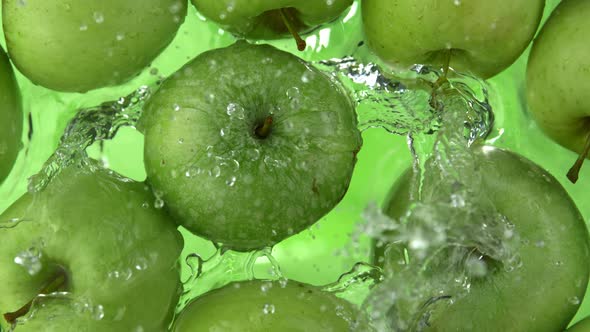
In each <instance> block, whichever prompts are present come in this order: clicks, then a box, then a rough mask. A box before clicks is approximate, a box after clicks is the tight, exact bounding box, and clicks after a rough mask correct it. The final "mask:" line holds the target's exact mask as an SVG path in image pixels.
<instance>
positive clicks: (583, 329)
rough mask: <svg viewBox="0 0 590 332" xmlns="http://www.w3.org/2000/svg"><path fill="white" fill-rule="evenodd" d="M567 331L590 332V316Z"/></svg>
mask: <svg viewBox="0 0 590 332" xmlns="http://www.w3.org/2000/svg"><path fill="white" fill-rule="evenodd" d="M566 332H590V318H588V317H586V318H584V319H582V320H581V321H579V322H577V323H576V324H574V325H572V326H571V327H570V328H569V329H567V330H566Z"/></svg>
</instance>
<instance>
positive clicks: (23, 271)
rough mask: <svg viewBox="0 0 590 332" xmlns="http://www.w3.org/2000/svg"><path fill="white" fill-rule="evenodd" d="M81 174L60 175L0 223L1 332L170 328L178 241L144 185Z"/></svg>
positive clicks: (101, 172) (93, 170)
mask: <svg viewBox="0 0 590 332" xmlns="http://www.w3.org/2000/svg"><path fill="white" fill-rule="evenodd" d="M89 165H90V166H79V167H78V166H71V167H69V168H67V169H64V170H63V171H62V172H61V174H59V175H58V176H57V177H55V178H54V179H53V180H52V181H51V182H50V183H49V184H48V186H47V187H46V188H45V189H44V190H43V191H40V192H37V193H33V194H31V193H27V194H25V195H24V196H23V197H21V198H20V199H19V200H18V201H16V202H15V203H14V204H13V205H12V206H10V207H9V208H8V210H6V211H5V212H4V213H3V214H2V215H0V222H1V224H0V226H1V227H0V282H1V283H2V296H1V297H0V313H1V314H2V317H1V319H0V322H1V325H2V326H3V327H8V326H9V325H14V327H15V331H16V332H24V331H47V332H50V331H51V332H52V331H55V332H57V331H59V332H63V331H72V332H73V331H87V332H94V331H139V330H141V331H162V330H163V329H165V327H166V326H167V325H168V324H169V323H170V320H171V319H172V314H173V309H174V307H175V305H176V303H177V301H178V297H179V291H180V288H181V283H180V280H179V279H180V277H179V268H178V257H179V255H180V252H181V250H182V245H183V242H182V237H181V236H180V234H179V232H178V231H177V230H176V228H175V225H174V223H173V222H172V221H171V220H170V219H169V218H168V217H167V216H166V215H165V214H164V213H163V212H162V211H161V210H157V209H155V208H154V207H152V203H153V202H154V198H153V196H152V194H151V192H150V191H149V189H147V186H146V185H145V184H141V183H135V182H133V181H131V180H129V179H125V178H122V177H119V176H117V175H116V174H113V173H112V172H110V171H108V170H105V169H102V168H100V167H99V166H98V165H96V164H95V163H93V162H91V163H90V164H89ZM63 292H65V293H63ZM42 294H46V295H42ZM39 295H41V296H39Z"/></svg>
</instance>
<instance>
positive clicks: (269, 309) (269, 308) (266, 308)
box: [262, 304, 275, 315]
mask: <svg viewBox="0 0 590 332" xmlns="http://www.w3.org/2000/svg"><path fill="white" fill-rule="evenodd" d="M262 312H264V314H265V315H272V314H274V313H275V306H274V305H272V304H265V305H264V306H263V307H262Z"/></svg>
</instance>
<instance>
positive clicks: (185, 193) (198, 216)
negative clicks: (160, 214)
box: [140, 41, 362, 250]
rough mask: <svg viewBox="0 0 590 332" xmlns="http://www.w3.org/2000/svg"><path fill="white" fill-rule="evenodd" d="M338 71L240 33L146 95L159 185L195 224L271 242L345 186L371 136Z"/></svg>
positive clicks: (255, 243)
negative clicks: (332, 74)
mask: <svg viewBox="0 0 590 332" xmlns="http://www.w3.org/2000/svg"><path fill="white" fill-rule="evenodd" d="M356 125H357V119H356V114H355V112H354V107H353V104H352V101H351V99H350V98H349V97H348V96H347V94H346V93H345V92H344V91H343V90H342V88H341V87H340V86H339V84H338V83H337V82H335V81H334V80H333V79H331V78H329V77H327V76H326V75H324V74H323V73H322V72H320V71H319V70H317V69H315V68H313V67H311V66H310V65H309V64H307V63H305V62H304V61H302V60H300V59H299V58H297V57H295V56H294V55H292V54H290V53H286V52H283V51H279V50H277V49H275V48H274V47H271V46H267V45H262V46H254V45H250V44H248V43H246V42H243V41H242V42H238V43H236V44H234V45H232V46H230V47H227V48H224V49H217V50H213V51H209V52H206V53H203V54H201V55H200V56H198V57H197V58H196V59H195V60H194V61H192V62H191V63H189V64H188V65H186V66H185V67H184V68H182V69H181V70H179V71H178V72H177V73H176V74H174V75H173V76H172V77H170V78H169V79H168V80H167V81H165V82H164V83H163V85H162V87H161V88H160V90H159V91H157V92H156V93H155V94H154V96H153V97H152V98H151V99H150V100H149V102H148V104H147V105H146V108H145V112H144V116H143V118H142V119H141V123H140V127H142V131H143V132H144V134H145V166H146V170H147V174H148V181H149V183H150V184H151V185H152V186H153V188H154V192H155V193H156V194H157V195H159V196H161V197H162V198H163V201H164V202H165V203H166V206H167V208H168V209H169V211H170V212H171V213H172V214H173V215H174V216H175V217H176V218H177V220H178V221H179V223H180V224H181V225H183V226H185V227H186V228H188V229H189V230H190V231H192V232H194V233H196V234H198V235H201V236H204V237H205V238H207V239H210V240H212V241H214V242H218V243H223V244H224V245H225V246H226V247H229V248H232V249H235V250H250V249H257V248H261V247H264V246H271V245H273V244H275V243H277V242H279V241H281V240H283V239H284V238H286V237H288V236H290V235H293V234H296V233H298V232H300V231H302V230H304V229H305V228H307V227H308V226H310V225H311V224H313V223H315V222H316V221H318V219H320V218H321V217H322V216H324V215H325V214H326V213H327V212H329V211H330V210H331V209H332V208H333V207H334V206H335V205H336V204H337V203H338V202H339V201H340V200H341V199H342V197H343V196H344V194H345V193H346V190H347V188H348V184H349V182H350V178H351V176H352V171H353V168H354V165H355V162H356V154H357V152H358V151H359V149H360V147H361V144H362V140H361V135H360V132H359V130H358V129H357V127H356Z"/></svg>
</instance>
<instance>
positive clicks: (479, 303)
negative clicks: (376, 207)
mask: <svg viewBox="0 0 590 332" xmlns="http://www.w3.org/2000/svg"><path fill="white" fill-rule="evenodd" d="M474 153H475V156H476V157H477V164H476V165H477V167H479V171H478V172H480V174H482V176H481V177H480V179H478V181H479V180H481V183H480V184H479V185H480V186H481V187H480V188H481V190H483V193H485V196H486V199H488V200H489V201H491V203H492V204H493V205H494V207H495V208H496V209H497V212H499V213H500V214H502V215H503V216H505V217H506V218H507V220H508V221H509V222H510V223H511V224H512V225H513V226H514V228H513V231H514V232H515V233H516V234H517V235H518V239H519V245H518V246H517V250H518V251H517V254H518V255H519V257H520V260H521V263H522V265H521V266H517V267H515V268H514V269H513V270H511V269H510V268H507V267H506V266H504V265H503V263H502V261H500V260H496V259H494V258H492V257H489V256H487V255H486V253H482V252H481V251H480V250H481V249H480V248H478V247H473V248H463V252H464V253H465V256H466V257H465V259H464V260H461V261H462V262H466V261H469V260H468V259H467V258H469V257H471V256H473V258H475V259H477V260H479V261H480V263H481V264H483V265H484V266H485V267H486V270H487V273H485V274H482V275H475V276H473V277H472V280H471V286H470V288H469V290H468V291H467V292H466V293H465V294H463V295H461V296H456V295H458V294H432V297H433V298H435V297H436V296H440V295H445V296H450V297H451V299H452V300H453V302H452V303H451V302H450V301H439V302H437V303H439V304H437V305H434V306H432V308H433V309H432V312H431V313H430V317H429V320H428V324H429V327H428V328H425V329H424V331H472V330H477V331H514V332H518V331H523V332H529V331H535V332H544V331H547V332H555V331H562V330H563V329H565V328H566V327H567V325H568V323H569V322H570V320H571V319H572V317H573V316H574V314H575V313H576V311H577V308H578V307H579V303H580V302H581V300H582V298H583V296H584V294H585V291H586V285H587V282H588V276H589V273H590V265H589V262H590V243H589V236H588V230H587V228H586V224H585V222H584V219H583V217H582V216H581V215H580V212H579V211H578V209H577V208H576V206H575V204H574V202H573V201H572V200H571V198H570V197H569V195H568V194H567V192H566V191H565V189H564V188H563V187H562V186H561V185H560V184H559V182H558V181H557V180H556V179H555V178H554V177H553V176H551V175H550V174H549V173H547V172H546V171H545V170H543V169H542V168H540V167H539V166H537V165H535V164H533V163H532V162H531V161H529V160H527V159H525V158H523V157H521V156H519V155H517V154H515V153H512V152H508V151H505V150H501V149H497V148H492V147H488V146H483V147H476V148H475V151H474ZM411 175H412V172H407V173H406V175H404V177H402V178H401V180H400V181H399V182H398V183H397V184H396V185H395V186H394V187H393V191H392V193H391V194H390V197H389V198H388V200H387V202H386V204H385V207H384V212H385V214H387V215H389V216H391V217H392V218H400V217H401V216H403V215H406V213H407V211H408V210H409V209H410V207H411V206H413V204H414V203H415V200H413V199H410V197H416V196H415V195H411V192H412V189H411V188H412V187H413V186H412V185H411V184H410V181H411V179H412V176H411ZM426 176H427V177H428V175H426ZM466 184H467V185H469V183H466ZM434 190H436V191H438V190H443V189H441V188H440V186H439V187H435V188H434ZM428 196H429V194H428V193H424V194H423V196H422V197H428ZM484 215H485V214H484ZM409 220H410V221H409V222H412V221H413V220H414V219H409ZM481 222H482V223H484V222H485V220H482V221H481ZM484 231H485V230H484ZM473 241H477V240H475V239H473ZM474 243H477V242H474ZM394 246H401V247H403V248H405V249H406V250H408V255H409V257H410V262H411V260H412V255H413V253H414V252H415V251H414V250H413V249H412V248H411V246H409V245H407V244H406V245H403V244H394V245H393V246H392V249H390V250H391V251H388V252H387V254H386V255H385V257H386V259H396V257H395V256H388V255H389V253H390V252H391V253H395V252H396V250H395V249H396V248H395V247H394ZM458 249H460V247H459V248H458ZM474 252H476V253H478V254H477V255H476V256H474V255H473V254H474ZM467 256H469V257H467ZM377 259H378V257H377ZM394 264H395V263H394ZM410 264H411V263H410ZM448 268H449V264H447V265H445V264H444V263H443V264H442V265H435V266H434V268H433V270H432V271H429V272H428V273H429V274H427V275H428V276H429V277H432V276H437V275H439V274H441V273H444V272H445V271H446V270H445V269H448ZM465 268H466V267H465ZM425 282H428V280H425ZM378 289H379V288H378ZM381 291H383V290H381ZM426 300H428V299H424V301H426Z"/></svg>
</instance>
